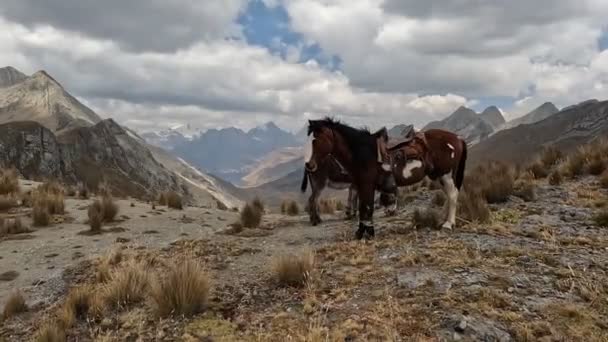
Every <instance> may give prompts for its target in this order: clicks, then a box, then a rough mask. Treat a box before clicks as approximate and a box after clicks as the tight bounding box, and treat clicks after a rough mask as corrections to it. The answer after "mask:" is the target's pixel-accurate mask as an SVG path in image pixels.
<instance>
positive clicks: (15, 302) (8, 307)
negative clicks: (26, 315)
mask: <svg viewBox="0 0 608 342" xmlns="http://www.w3.org/2000/svg"><path fill="white" fill-rule="evenodd" d="M25 311H27V304H26V303H25V298H23V295H22V294H21V291H15V292H13V293H12V294H11V295H10V297H9V298H8V300H7V301H6V304H4V310H3V311H2V320H7V319H9V318H11V317H13V316H15V315H18V314H20V313H22V312H25Z"/></svg>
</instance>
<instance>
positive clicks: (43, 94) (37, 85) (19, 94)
mask: <svg viewBox="0 0 608 342" xmlns="http://www.w3.org/2000/svg"><path fill="white" fill-rule="evenodd" d="M12 121H36V122H39V123H41V124H42V125H43V126H45V127H47V128H48V129H50V130H51V131H53V132H61V131H66V130H68V129H72V128H76V127H87V126H91V125H94V124H96V123H98V122H100V121H101V118H100V117H99V116H98V115H97V114H95V112H93V111H92V110H91V109H89V108H88V107H86V106H85V105H83V104H82V103H80V102H79V101H78V100H77V99H76V98H74V97H73V96H71V95H70V94H68V92H66V91H65V90H64V89H63V87H62V86H61V85H60V84H59V83H58V82H57V81H56V80H55V79H53V78H52V77H51V76H49V75H48V74H47V73H46V72H45V71H38V72H36V73H35V74H33V75H32V76H30V77H27V78H25V79H23V80H21V81H20V82H17V83H15V84H13V85H12V86H9V87H4V88H0V123H6V122H12Z"/></svg>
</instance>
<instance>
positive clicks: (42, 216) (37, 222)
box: [32, 203, 51, 227]
mask: <svg viewBox="0 0 608 342" xmlns="http://www.w3.org/2000/svg"><path fill="white" fill-rule="evenodd" d="M32 221H33V223H34V226H36V227H47V226H48V225H49V224H51V214H50V213H49V208H48V207H47V206H45V205H42V204H40V203H34V207H33V208H32Z"/></svg>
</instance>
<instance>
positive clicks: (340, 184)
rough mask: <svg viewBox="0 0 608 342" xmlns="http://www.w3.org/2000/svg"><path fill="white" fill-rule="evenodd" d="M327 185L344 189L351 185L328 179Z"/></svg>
mask: <svg viewBox="0 0 608 342" xmlns="http://www.w3.org/2000/svg"><path fill="white" fill-rule="evenodd" d="M327 186H328V187H330V188H332V189H336V190H344V189H346V188H349V187H350V183H342V182H332V181H327Z"/></svg>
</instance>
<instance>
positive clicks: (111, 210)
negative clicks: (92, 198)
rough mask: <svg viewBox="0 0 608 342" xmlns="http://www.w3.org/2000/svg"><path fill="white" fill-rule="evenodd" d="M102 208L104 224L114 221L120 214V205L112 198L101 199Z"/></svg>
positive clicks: (105, 196)
mask: <svg viewBox="0 0 608 342" xmlns="http://www.w3.org/2000/svg"><path fill="white" fill-rule="evenodd" d="M101 208H102V211H103V220H104V222H112V221H114V219H115V218H116V215H117V214H118V205H116V203H115V202H114V199H113V198H112V196H110V195H104V196H102V197H101Z"/></svg>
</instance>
